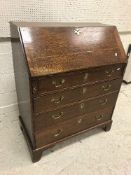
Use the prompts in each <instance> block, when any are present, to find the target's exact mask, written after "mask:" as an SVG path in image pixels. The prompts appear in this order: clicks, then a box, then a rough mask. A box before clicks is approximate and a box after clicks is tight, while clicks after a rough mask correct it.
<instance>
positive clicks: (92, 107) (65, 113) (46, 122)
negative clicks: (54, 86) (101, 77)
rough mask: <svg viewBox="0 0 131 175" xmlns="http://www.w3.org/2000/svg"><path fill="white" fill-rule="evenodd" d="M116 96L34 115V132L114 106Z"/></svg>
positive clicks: (107, 96) (98, 98)
mask: <svg viewBox="0 0 131 175" xmlns="http://www.w3.org/2000/svg"><path fill="white" fill-rule="evenodd" d="M117 94H118V93H111V94H109V95H105V96H102V97H97V98H95V99H91V100H88V101H82V102H80V103H76V104H74V105H70V106H66V107H63V108H60V109H57V110H54V111H50V112H46V113H41V114H39V115H36V116H34V125H35V130H36V131H38V130H43V129H44V128H48V127H50V126H52V125H56V124H57V123H61V122H63V121H66V120H68V119H71V118H74V117H77V116H81V115H84V114H86V113H90V112H93V111H97V110H99V109H104V108H107V107H110V106H114V105H115V102H116V99H117Z"/></svg>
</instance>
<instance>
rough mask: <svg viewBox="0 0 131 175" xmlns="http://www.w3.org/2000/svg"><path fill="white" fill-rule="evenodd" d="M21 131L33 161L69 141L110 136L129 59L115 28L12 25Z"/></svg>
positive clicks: (71, 24) (90, 25)
mask: <svg viewBox="0 0 131 175" xmlns="http://www.w3.org/2000/svg"><path fill="white" fill-rule="evenodd" d="M10 26H11V41H12V50H13V63H14V71H15V80H16V90H17V95H18V103H19V111H20V117H19V120H20V126H21V129H22V131H23V133H24V136H25V138H26V141H27V144H28V146H29V150H30V152H31V156H32V161H33V162H36V161H38V160H39V159H40V158H41V155H42V151H43V150H45V149H47V148H49V147H51V146H53V145H55V144H56V143H58V142H60V141H63V140H65V139H67V138H69V137H72V136H75V135H77V134H79V133H82V132H85V131H88V130H90V129H93V128H96V127H101V128H103V129H104V130H105V131H108V130H110V128H111V124H112V114H113V110H114V107H115V104H116V100H117V97H118V93H119V90H120V86H121V83H122V78H123V73H124V69H125V66H126V64H127V58H126V55H125V52H124V49H123V46H122V43H121V41H120V38H119V35H118V31H117V29H116V27H115V26H106V25H102V24H88V23H87V24H86V23H80V24H78V23H77V24H73V23H69V24H68V23H58V24H56V23H28V22H11V23H10Z"/></svg>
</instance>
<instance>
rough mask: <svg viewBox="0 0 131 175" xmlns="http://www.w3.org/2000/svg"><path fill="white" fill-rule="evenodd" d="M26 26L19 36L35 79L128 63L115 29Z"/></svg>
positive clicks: (106, 27) (84, 25)
mask: <svg viewBox="0 0 131 175" xmlns="http://www.w3.org/2000/svg"><path fill="white" fill-rule="evenodd" d="M18 25H19V24H18ZM23 25H24V26H23V27H22V26H19V32H20V36H21V41H22V43H23V45H24V50H25V54H26V57H27V61H28V65H29V70H30V73H31V76H33V77H35V76H43V75H49V74H54V73H60V72H68V71H72V70H73V71H74V70H78V69H84V68H90V67H99V66H102V65H107V64H108V65H110V64H111V65H112V64H116V63H123V62H126V60H125V57H126V56H125V53H124V51H123V47H122V44H121V41H120V38H119V36H118V34H117V32H116V31H117V29H116V27H114V26H104V27H103V26H99V25H98V26H96V27H92V26H90V25H89V26H88V24H83V25H81V27H75V26H74V27H68V26H66V27H58V26H56V27H47V26H46V27H43V26H35V27H34V26H33V23H31V24H30V26H28V25H27V27H26V23H25V24H23ZM86 25H87V26H86ZM99 58H100V59H99Z"/></svg>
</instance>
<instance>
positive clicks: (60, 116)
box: [52, 112, 64, 120]
mask: <svg viewBox="0 0 131 175" xmlns="http://www.w3.org/2000/svg"><path fill="white" fill-rule="evenodd" d="M63 116H64V113H63V112H60V113H59V114H53V115H52V118H53V119H55V120H57V119H59V118H62V117H63Z"/></svg>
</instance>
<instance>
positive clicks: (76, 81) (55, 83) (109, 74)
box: [32, 64, 124, 97]
mask: <svg viewBox="0 0 131 175" xmlns="http://www.w3.org/2000/svg"><path fill="white" fill-rule="evenodd" d="M123 70H124V66H123V65H122V64H120V65H112V66H104V67H101V68H93V69H90V70H85V71H76V72H71V73H64V74H57V75H52V76H51V75H50V76H45V77H42V78H39V79H38V80H34V81H33V83H32V84H33V95H34V97H36V96H38V95H39V94H43V93H47V92H50V91H57V90H60V89H63V88H71V87H75V86H80V85H82V84H89V83H93V82H99V81H103V80H104V81H105V80H112V79H116V78H119V77H121V76H122V75H123Z"/></svg>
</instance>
